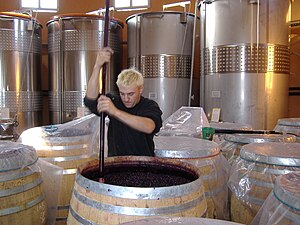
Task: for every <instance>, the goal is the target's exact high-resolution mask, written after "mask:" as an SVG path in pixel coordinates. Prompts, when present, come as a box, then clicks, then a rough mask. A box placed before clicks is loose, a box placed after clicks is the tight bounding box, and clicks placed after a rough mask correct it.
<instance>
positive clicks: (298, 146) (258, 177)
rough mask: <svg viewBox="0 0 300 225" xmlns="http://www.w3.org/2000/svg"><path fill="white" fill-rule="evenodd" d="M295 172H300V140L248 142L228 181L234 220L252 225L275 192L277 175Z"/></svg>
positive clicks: (235, 162)
mask: <svg viewBox="0 0 300 225" xmlns="http://www.w3.org/2000/svg"><path fill="white" fill-rule="evenodd" d="M293 171H300V143H279V142H274V143H251V144H247V145H244V146H243V147H242V149H241V153H240V157H238V158H237V159H236V161H234V163H233V164H232V168H231V172H230V178H229V181H228V186H229V188H230V190H231V192H232V197H231V218H232V220H233V221H237V222H241V223H247V224H249V223H250V222H251V221H252V220H253V218H254V216H255V215H256V214H257V212H258V210H259V209H260V207H261V205H262V204H263V203H264V200H265V199H266V198H267V196H268V195H269V193H270V192H271V191H272V188H273V187H274V183H275V179H276V177H277V176H279V175H282V174H287V173H290V172H293Z"/></svg>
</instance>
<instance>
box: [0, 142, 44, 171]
mask: <svg viewBox="0 0 300 225" xmlns="http://www.w3.org/2000/svg"><path fill="white" fill-rule="evenodd" d="M37 159H38V158H37V154H36V151H35V149H34V148H33V147H30V146H27V145H23V144H20V143H16V142H11V141H1V142H0V172H5V171H10V170H17V169H21V168H24V167H26V166H30V165H32V164H34V163H35V162H36V161H37Z"/></svg>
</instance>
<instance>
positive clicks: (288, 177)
mask: <svg viewBox="0 0 300 225" xmlns="http://www.w3.org/2000/svg"><path fill="white" fill-rule="evenodd" d="M299 186H300V171H296V172H291V173H287V174H284V175H281V176H278V177H277V178H276V181H275V185H274V189H273V193H274V195H275V197H276V198H277V199H278V200H279V201H280V202H282V203H284V204H285V205H287V206H289V207H291V208H292V209H293V210H297V211H300V188H299Z"/></svg>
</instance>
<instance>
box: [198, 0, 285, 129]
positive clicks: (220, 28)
mask: <svg viewBox="0 0 300 225" xmlns="http://www.w3.org/2000/svg"><path fill="white" fill-rule="evenodd" d="M207 3H210V4H207ZM289 4H290V1H282V0H260V1H259V0H243V1H240V0H228V1H202V5H201V6H200V11H201V23H202V29H201V33H203V34H205V35H203V38H201V48H202V53H203V55H204V54H205V57H203V58H202V64H201V65H204V72H203V73H202V74H204V76H201V82H202V81H203V82H202V83H201V105H203V106H204V110H205V112H206V113H207V114H208V118H211V114H212V109H213V108H220V109H221V120H223V121H226V122H236V123H245V124H249V125H251V126H252V127H253V128H254V129H273V128H274V126H275V125H276V122H277V120H278V119H279V118H283V117H285V116H287V109H288V79H289V76H288V75H289V62H290V60H289V57H290V56H289V48H288V21H289Z"/></svg>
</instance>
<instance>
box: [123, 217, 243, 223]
mask: <svg viewBox="0 0 300 225" xmlns="http://www.w3.org/2000/svg"><path fill="white" fill-rule="evenodd" d="M121 224H122V225H153V224H157V225H160V224H166V225H177V224H178V225H182V224H188V225H238V224H240V223H235V222H230V221H225V220H218V219H209V218H196V217H150V218H146V219H141V220H136V221H133V222H126V223H121ZM121 224H120V225H121Z"/></svg>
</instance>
